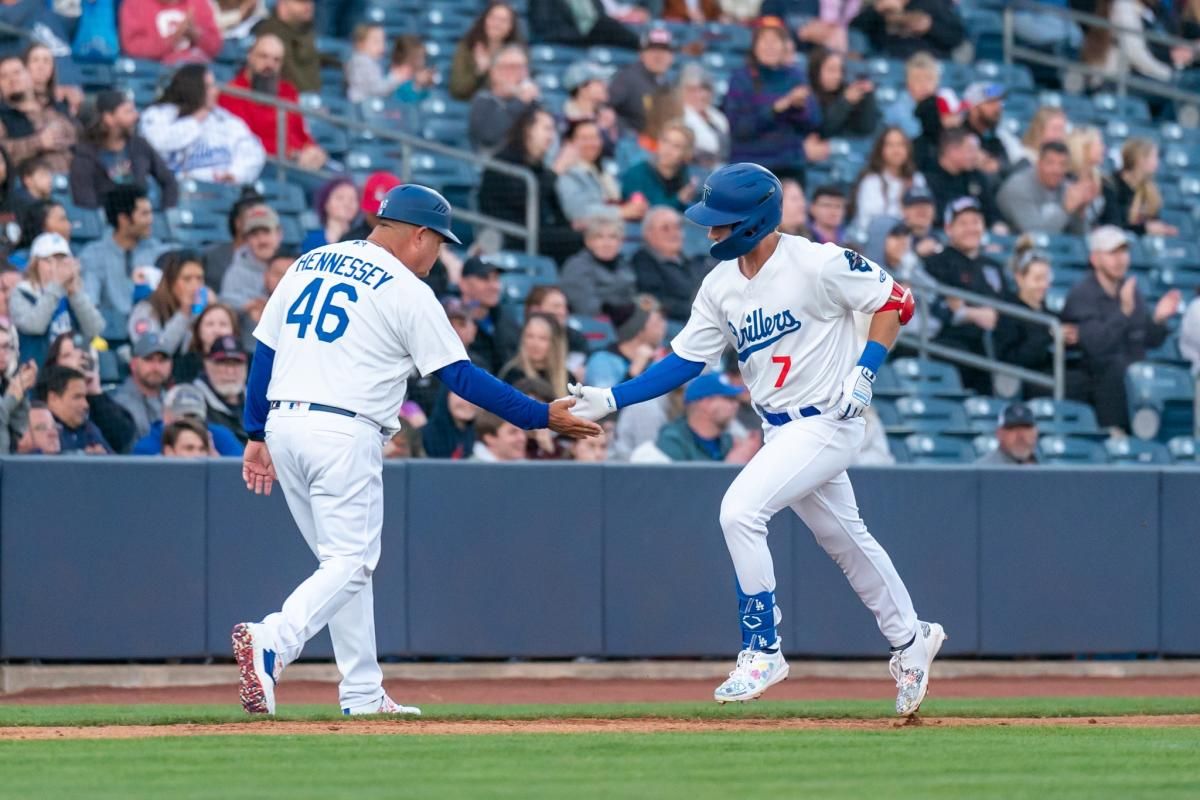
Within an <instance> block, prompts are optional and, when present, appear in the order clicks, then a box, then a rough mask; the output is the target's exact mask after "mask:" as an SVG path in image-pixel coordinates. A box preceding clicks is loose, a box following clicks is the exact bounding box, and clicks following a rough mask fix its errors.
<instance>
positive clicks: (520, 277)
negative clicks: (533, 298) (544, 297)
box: [500, 272, 537, 304]
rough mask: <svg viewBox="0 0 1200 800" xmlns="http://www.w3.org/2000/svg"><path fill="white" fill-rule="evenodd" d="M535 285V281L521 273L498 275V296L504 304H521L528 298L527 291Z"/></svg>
mask: <svg viewBox="0 0 1200 800" xmlns="http://www.w3.org/2000/svg"><path fill="white" fill-rule="evenodd" d="M536 285H537V280H536V279H535V278H534V277H533V276H532V275H528V274H525V273H523V272H501V273H500V296H501V297H502V298H503V300H504V302H505V303H513V304H521V303H524V302H525V298H526V297H528V296H529V291H530V290H531V289H533V287H534V286H536Z"/></svg>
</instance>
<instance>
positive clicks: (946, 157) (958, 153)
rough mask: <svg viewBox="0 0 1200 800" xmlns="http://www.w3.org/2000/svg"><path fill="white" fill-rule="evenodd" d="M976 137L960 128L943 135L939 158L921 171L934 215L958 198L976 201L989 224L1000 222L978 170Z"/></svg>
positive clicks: (990, 195) (993, 201) (992, 196)
mask: <svg viewBox="0 0 1200 800" xmlns="http://www.w3.org/2000/svg"><path fill="white" fill-rule="evenodd" d="M978 162H979V137H977V136H976V135H975V134H973V133H971V132H970V131H967V130H963V129H962V128H955V129H952V130H948V131H946V132H945V133H944V134H942V141H941V145H940V147H939V148H938V160H937V163H936V164H934V165H933V166H932V167H931V168H930V169H928V170H925V171H924V175H925V183H926V184H927V185H928V186H929V190H930V192H932V193H933V198H934V200H935V201H936V202H937V214H938V215H944V214H945V213H946V209H947V208H948V206H949V204H950V203H951V202H953V201H955V200H957V199H958V198H960V197H970V198H972V199H974V200H975V202H976V204H977V205H978V206H979V208H980V210H981V211H982V212H983V218H984V221H985V222H986V223H987V224H988V225H989V226H994V225H996V223H998V222H1000V216H999V212H998V210H997V209H996V204H995V198H994V194H995V193H994V192H992V191H990V189H991V187H990V184H989V183H988V180H987V177H986V176H985V175H984V174H983V173H982V172H980V171H979V169H978V168H977V167H976V164H978Z"/></svg>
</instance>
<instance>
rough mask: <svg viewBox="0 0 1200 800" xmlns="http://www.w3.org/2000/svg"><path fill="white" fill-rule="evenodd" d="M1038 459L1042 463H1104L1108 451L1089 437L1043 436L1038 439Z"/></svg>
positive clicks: (1106, 459) (1106, 460) (1106, 461)
mask: <svg viewBox="0 0 1200 800" xmlns="http://www.w3.org/2000/svg"><path fill="white" fill-rule="evenodd" d="M1037 454H1038V461H1040V462H1041V463H1043V464H1106V463H1108V451H1107V450H1105V449H1104V445H1102V444H1101V443H1100V442H1096V441H1093V440H1091V439H1082V438H1079V437H1075V436H1043V437H1042V438H1041V439H1040V440H1039V441H1038V448H1037Z"/></svg>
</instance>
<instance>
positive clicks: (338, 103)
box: [300, 84, 355, 124]
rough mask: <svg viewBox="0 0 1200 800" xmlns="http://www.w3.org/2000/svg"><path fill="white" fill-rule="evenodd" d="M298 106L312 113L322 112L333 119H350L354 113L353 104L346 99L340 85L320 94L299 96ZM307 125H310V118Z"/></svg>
mask: <svg viewBox="0 0 1200 800" xmlns="http://www.w3.org/2000/svg"><path fill="white" fill-rule="evenodd" d="M300 106H301V108H306V109H312V110H313V111H323V112H325V113H326V114H332V115H333V116H335V117H352V116H354V111H355V108H354V104H353V103H351V102H350V101H349V100H347V99H346V95H345V91H344V90H343V88H342V86H341V84H338V85H337V86H334V87H331V88H329V89H327V90H326V91H324V92H322V93H321V94H309V93H306V94H302V95H300ZM309 123H310V124H311V123H312V118H311V117H310V118H309Z"/></svg>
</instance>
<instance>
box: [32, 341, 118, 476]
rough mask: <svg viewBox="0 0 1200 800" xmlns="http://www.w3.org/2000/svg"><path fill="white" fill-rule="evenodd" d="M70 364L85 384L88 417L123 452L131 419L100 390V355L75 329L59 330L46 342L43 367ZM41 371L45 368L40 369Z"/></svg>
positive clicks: (68, 365)
mask: <svg viewBox="0 0 1200 800" xmlns="http://www.w3.org/2000/svg"><path fill="white" fill-rule="evenodd" d="M53 366H58V367H70V368H71V369H73V370H75V371H76V372H78V373H80V374H81V375H83V376H84V378H85V380H86V382H87V386H86V389H85V392H86V394H87V404H88V418H89V419H91V420H92V422H94V423H96V427H97V428H99V429H100V433H101V434H102V435H103V436H104V440H105V441H106V442H108V443H109V444H110V445H112V448H113V450H115V451H116V452H118V453H124V452H126V450H127V449H128V447H129V443H130V442H132V441H133V419H132V418H131V417H130V416H129V412H128V411H126V410H125V409H124V408H122V407H121V406H120V405H118V404H117V403H116V401H114V400H113V399H112V398H111V397H109V396H108V395H107V394H105V393H104V389H103V387H102V386H101V384H100V358H99V353H98V352H97V350H96V348H95V347H93V346H92V345H91V343H89V342H88V341H87V340H86V339H84V338H83V336H81V335H80V334H78V333H63V334H60V335H59V336H58V337H57V338H56V339H55V340H54V341H53V342H51V343H50V350H49V352H48V353H47V355H46V364H45V369H49V368H50V367H53ZM42 374H43V375H45V372H44V370H43V373H42Z"/></svg>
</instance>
